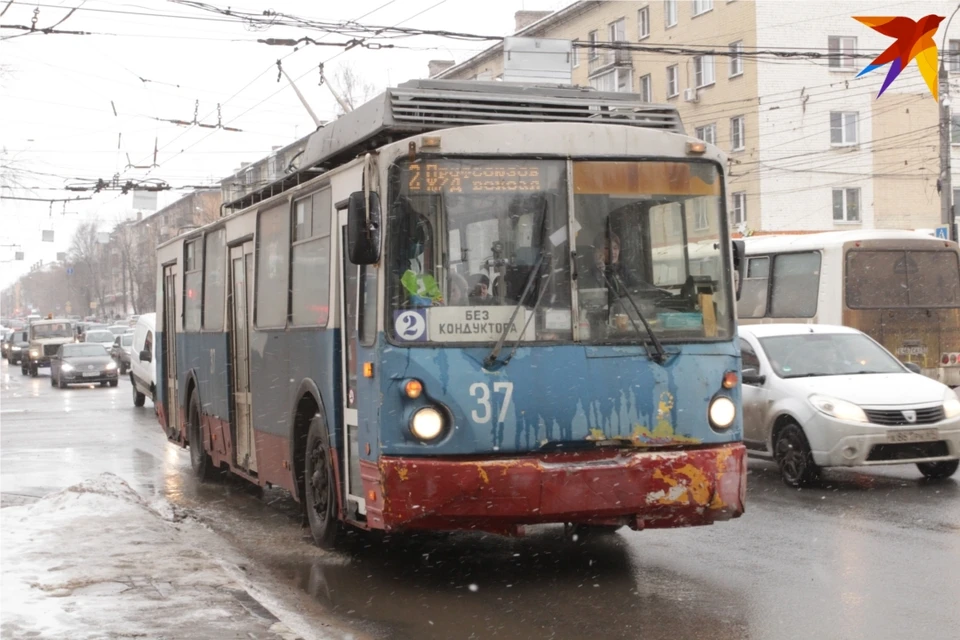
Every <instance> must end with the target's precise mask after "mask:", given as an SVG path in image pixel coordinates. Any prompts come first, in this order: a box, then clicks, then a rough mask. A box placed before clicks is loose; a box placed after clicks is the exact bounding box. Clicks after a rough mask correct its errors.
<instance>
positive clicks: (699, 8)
mask: <svg viewBox="0 0 960 640" xmlns="http://www.w3.org/2000/svg"><path fill="white" fill-rule="evenodd" d="M711 9H713V0H693V15H694V16H699V15H702V14H704V13H706V12H707V11H710V10H711Z"/></svg>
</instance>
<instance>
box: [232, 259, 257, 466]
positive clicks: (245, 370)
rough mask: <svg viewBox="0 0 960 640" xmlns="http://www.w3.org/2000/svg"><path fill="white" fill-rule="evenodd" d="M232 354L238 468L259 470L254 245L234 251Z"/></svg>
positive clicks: (234, 422)
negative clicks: (253, 370)
mask: <svg viewBox="0 0 960 640" xmlns="http://www.w3.org/2000/svg"><path fill="white" fill-rule="evenodd" d="M230 276H231V278H230V279H231V289H230V293H231V295H230V299H231V304H230V350H231V352H232V355H233V367H232V369H233V376H232V380H231V383H232V385H233V415H234V420H233V424H234V425H235V427H236V431H235V433H234V434H233V436H234V442H235V443H236V446H235V447H234V453H235V455H236V464H237V466H238V467H241V468H243V469H244V470H246V471H253V472H256V470H257V448H256V446H255V443H254V439H253V420H252V416H253V413H252V411H251V396H250V326H251V320H252V315H253V314H252V313H251V310H252V306H253V305H252V304H251V303H252V301H253V243H252V242H247V243H244V244H243V245H242V246H239V247H232V248H231V249H230Z"/></svg>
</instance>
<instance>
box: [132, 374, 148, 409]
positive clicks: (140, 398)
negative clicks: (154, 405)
mask: <svg viewBox="0 0 960 640" xmlns="http://www.w3.org/2000/svg"><path fill="white" fill-rule="evenodd" d="M130 388H131V389H133V406H135V407H142V406H143V403H144V401H145V400H146V399H147V397H146V396H145V395H143V394H142V393H140V392H139V391H137V384H136V383H135V382H134V381H133V374H131V375H130Z"/></svg>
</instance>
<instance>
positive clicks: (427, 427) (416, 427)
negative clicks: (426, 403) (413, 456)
mask: <svg viewBox="0 0 960 640" xmlns="http://www.w3.org/2000/svg"><path fill="white" fill-rule="evenodd" d="M410 431H412V432H413V435H415V436H417V437H418V438H420V439H421V440H433V439H434V438H436V437H437V436H439V435H440V434H441V433H443V415H441V413H440V412H439V411H437V410H436V409H434V408H433V407H424V408H423V409H419V410H417V412H416V413H414V414H413V419H412V420H411V421H410Z"/></svg>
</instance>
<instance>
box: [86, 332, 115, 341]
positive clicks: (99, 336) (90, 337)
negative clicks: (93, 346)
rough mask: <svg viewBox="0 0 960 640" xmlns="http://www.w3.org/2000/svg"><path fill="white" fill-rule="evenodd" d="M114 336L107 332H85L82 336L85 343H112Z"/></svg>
mask: <svg viewBox="0 0 960 640" xmlns="http://www.w3.org/2000/svg"><path fill="white" fill-rule="evenodd" d="M114 339H115V336H114V335H113V334H112V333H110V332H109V331H87V332H86V333H85V334H84V341H85V342H113V341H114Z"/></svg>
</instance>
